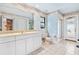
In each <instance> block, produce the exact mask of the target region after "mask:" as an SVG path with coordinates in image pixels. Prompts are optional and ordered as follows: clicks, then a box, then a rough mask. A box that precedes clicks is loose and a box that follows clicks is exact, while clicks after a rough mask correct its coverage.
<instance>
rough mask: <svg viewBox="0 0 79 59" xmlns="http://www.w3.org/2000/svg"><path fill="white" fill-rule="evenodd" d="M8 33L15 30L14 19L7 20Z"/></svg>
mask: <svg viewBox="0 0 79 59" xmlns="http://www.w3.org/2000/svg"><path fill="white" fill-rule="evenodd" d="M5 27H6V31H9V30H12V29H13V20H12V19H6V25H5Z"/></svg>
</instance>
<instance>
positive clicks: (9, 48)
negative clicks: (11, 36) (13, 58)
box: [0, 41, 15, 55]
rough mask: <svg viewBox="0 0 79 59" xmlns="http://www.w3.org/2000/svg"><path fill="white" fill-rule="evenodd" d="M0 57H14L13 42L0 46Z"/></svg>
mask: <svg viewBox="0 0 79 59" xmlns="http://www.w3.org/2000/svg"><path fill="white" fill-rule="evenodd" d="M0 54H1V55H12V54H13V55H14V54H15V41H12V42H7V43H3V44H0Z"/></svg>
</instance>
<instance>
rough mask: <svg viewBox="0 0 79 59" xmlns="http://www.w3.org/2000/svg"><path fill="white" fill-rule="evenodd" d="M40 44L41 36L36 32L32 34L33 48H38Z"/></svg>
mask: <svg viewBox="0 0 79 59" xmlns="http://www.w3.org/2000/svg"><path fill="white" fill-rule="evenodd" d="M41 44H42V40H41V36H40V35H38V34H37V35H36V36H34V39H33V45H34V50H36V49H38V48H40V47H41Z"/></svg>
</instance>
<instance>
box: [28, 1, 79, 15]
mask: <svg viewBox="0 0 79 59" xmlns="http://www.w3.org/2000/svg"><path fill="white" fill-rule="evenodd" d="M28 5H30V6H32V7H35V8H37V9H39V10H41V11H43V12H47V13H49V12H53V11H56V10H60V12H61V13H63V14H64V13H69V12H74V11H78V10H79V3H29V4H28Z"/></svg>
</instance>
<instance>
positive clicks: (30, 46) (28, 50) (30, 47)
mask: <svg viewBox="0 0 79 59" xmlns="http://www.w3.org/2000/svg"><path fill="white" fill-rule="evenodd" d="M32 51H33V39H32V37H30V38H28V39H26V54H29V53H31V52H32Z"/></svg>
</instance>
